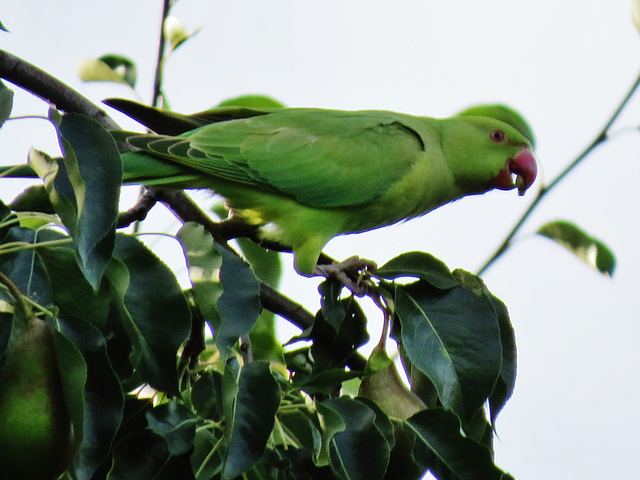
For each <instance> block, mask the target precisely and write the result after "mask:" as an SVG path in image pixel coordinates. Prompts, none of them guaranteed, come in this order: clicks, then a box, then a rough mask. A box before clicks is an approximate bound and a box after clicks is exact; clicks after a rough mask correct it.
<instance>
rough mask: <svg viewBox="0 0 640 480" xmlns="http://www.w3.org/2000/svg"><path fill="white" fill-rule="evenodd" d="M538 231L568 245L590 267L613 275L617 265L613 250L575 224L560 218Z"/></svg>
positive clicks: (565, 245) (563, 244)
mask: <svg viewBox="0 0 640 480" xmlns="http://www.w3.org/2000/svg"><path fill="white" fill-rule="evenodd" d="M536 233H538V234H539V235H542V236H544V237H547V238H549V239H551V240H553V241H555V242H557V243H559V244H560V245H562V246H563V247H566V248H567V249H569V251H571V252H572V253H573V254H574V255H576V256H577V257H578V258H580V259H581V260H582V261H584V262H585V263H586V264H587V265H589V266H590V267H592V268H595V269H597V270H598V271H600V272H601V273H604V274H605V275H608V276H611V275H613V271H614V269H615V266H616V259H615V256H614V255H613V252H612V251H611V250H610V249H609V248H608V247H607V246H606V245H605V244H604V243H602V242H601V241H600V240H598V239H596V238H594V237H591V236H590V235H588V234H587V233H585V232H584V231H583V230H581V229H580V228H578V227H577V226H575V225H574V224H572V223H569V222H565V221H562V220H558V221H555V222H550V223H547V224H545V225H543V226H542V227H540V228H539V229H538V231H537V232H536Z"/></svg>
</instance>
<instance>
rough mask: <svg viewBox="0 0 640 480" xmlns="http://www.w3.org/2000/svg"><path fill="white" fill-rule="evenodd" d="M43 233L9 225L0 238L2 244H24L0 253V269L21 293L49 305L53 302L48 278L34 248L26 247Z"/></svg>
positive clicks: (41, 303)
mask: <svg viewBox="0 0 640 480" xmlns="http://www.w3.org/2000/svg"><path fill="white" fill-rule="evenodd" d="M44 235H46V233H44V232H37V231H35V230H31V229H30V228H21V227H17V226H14V227H11V228H10V229H9V230H8V231H7V233H6V235H5V236H4V238H3V239H2V244H6V243H13V242H17V243H21V242H23V243H25V244H26V245H25V249H24V250H14V251H12V252H10V253H3V255H0V271H1V272H2V273H4V274H5V275H6V276H8V277H9V278H10V279H11V281H12V282H13V283H14V284H15V286H16V287H18V289H19V290H20V291H21V292H22V294H23V295H26V296H28V297H29V298H31V299H32V300H33V301H35V302H37V303H39V304H40V305H45V306H50V305H53V303H54V301H53V292H52V286H51V283H50V279H49V277H48V276H47V272H46V270H45V268H44V266H43V264H42V262H41V261H40V258H39V257H38V256H37V255H36V254H35V251H34V249H31V248H28V246H29V245H32V244H35V243H37V241H38V239H39V238H40V237H43V236H44ZM0 247H2V245H0Z"/></svg>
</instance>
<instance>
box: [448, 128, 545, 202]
mask: <svg viewBox="0 0 640 480" xmlns="http://www.w3.org/2000/svg"><path fill="white" fill-rule="evenodd" d="M443 129H444V132H443V136H442V138H443V150H444V152H445V158H446V159H447V163H448V164H449V168H450V171H451V172H452V174H453V176H454V180H455V183H456V184H457V185H458V186H460V187H461V188H463V189H465V190H467V191H471V192H474V193H484V192H486V191H488V190H491V189H493V188H498V189H500V190H511V189H513V188H517V189H518V193H519V194H520V195H524V192H525V191H526V190H527V189H528V188H529V187H530V186H531V185H532V184H533V182H534V181H535V179H536V176H537V173H538V167H537V164H536V159H535V157H534V156H533V153H532V146H531V143H530V141H529V140H528V139H527V138H526V137H525V136H524V135H523V134H522V133H521V132H520V131H518V130H517V129H516V128H514V127H512V126H511V125H508V124H506V123H504V122H503V121H500V120H496V119H495V118H488V117H473V116H457V117H452V118H449V119H445V120H444V121H443Z"/></svg>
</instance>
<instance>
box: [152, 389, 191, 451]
mask: <svg viewBox="0 0 640 480" xmlns="http://www.w3.org/2000/svg"><path fill="white" fill-rule="evenodd" d="M146 417H147V422H149V428H151V430H153V431H154V432H155V433H157V434H158V435H160V436H161V437H162V438H164V439H165V441H166V442H167V447H168V449H169V453H170V454H171V455H180V454H182V453H186V452H187V451H189V449H190V448H191V447H192V446H193V440H194V437H195V434H196V422H197V421H198V417H196V416H195V415H194V414H193V413H191V411H190V410H189V409H188V408H187V407H185V406H184V405H181V404H179V403H177V402H175V401H169V402H168V403H163V404H161V405H158V406H157V407H155V408H153V409H151V410H149V411H148V412H147V413H146Z"/></svg>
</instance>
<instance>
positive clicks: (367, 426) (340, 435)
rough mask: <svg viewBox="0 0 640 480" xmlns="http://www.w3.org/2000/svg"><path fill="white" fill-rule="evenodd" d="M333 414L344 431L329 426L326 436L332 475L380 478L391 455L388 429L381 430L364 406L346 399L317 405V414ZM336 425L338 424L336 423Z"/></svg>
mask: <svg viewBox="0 0 640 480" xmlns="http://www.w3.org/2000/svg"><path fill="white" fill-rule="evenodd" d="M328 411H331V412H332V413H333V415H337V416H338V417H339V418H340V420H341V422H342V424H343V425H344V428H342V429H340V428H335V427H331V428H330V430H328V431H325V433H326V434H327V435H328V438H327V440H328V446H329V459H330V465H331V469H332V470H333V472H334V474H335V475H336V476H337V477H338V478H341V479H345V480H347V479H348V480H357V479H362V480H375V479H382V478H383V477H384V474H385V472H386V470H387V466H388V464H389V458H390V453H391V448H390V445H389V443H388V441H387V434H388V428H387V427H388V426H384V427H383V430H384V431H381V430H380V428H379V427H378V425H379V424H378V422H379V418H378V413H377V412H374V411H373V410H372V409H371V408H370V407H369V405H368V404H367V403H365V402H361V401H358V400H354V399H351V398H349V397H337V398H331V399H328V400H325V401H323V402H322V403H320V404H318V412H319V413H321V414H322V415H323V416H325V417H326V416H328V413H329V412H328ZM332 423H334V424H335V425H336V426H338V425H339V423H336V421H335V420H334V421H333V422H332Z"/></svg>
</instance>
